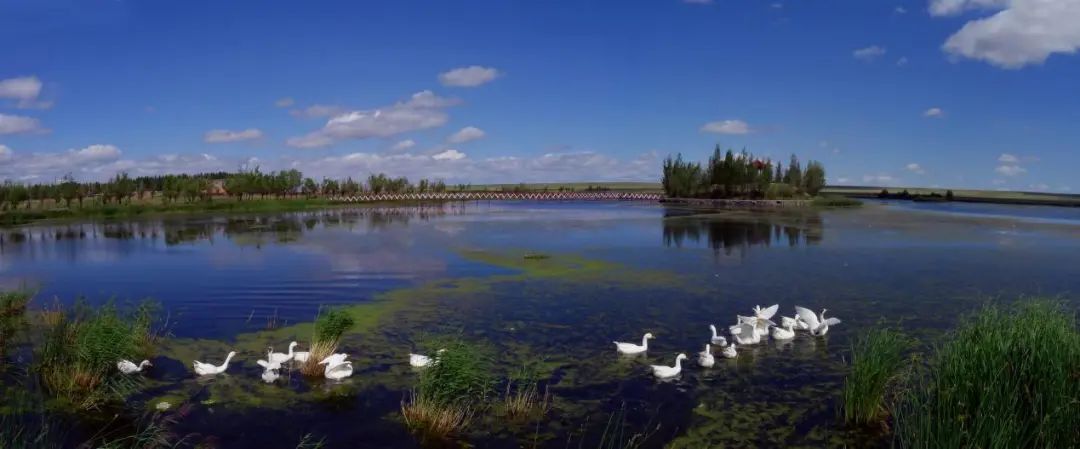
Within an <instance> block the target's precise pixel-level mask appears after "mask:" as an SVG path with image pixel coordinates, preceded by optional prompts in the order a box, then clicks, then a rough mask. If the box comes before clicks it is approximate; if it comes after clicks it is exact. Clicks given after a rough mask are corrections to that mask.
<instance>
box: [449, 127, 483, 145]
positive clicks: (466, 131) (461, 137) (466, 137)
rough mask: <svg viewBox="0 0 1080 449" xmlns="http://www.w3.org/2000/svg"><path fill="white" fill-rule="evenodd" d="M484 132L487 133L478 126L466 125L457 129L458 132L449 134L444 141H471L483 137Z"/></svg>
mask: <svg viewBox="0 0 1080 449" xmlns="http://www.w3.org/2000/svg"><path fill="white" fill-rule="evenodd" d="M486 134H487V133H485V132H484V130H482V129H480V128H477V127H474V126H466V127H464V128H461V129H460V130H458V132H456V133H454V134H451V135H450V137H447V138H446V141H447V142H450V143H465V142H471V141H473V140H477V139H483V138H484V136H485V135H486Z"/></svg>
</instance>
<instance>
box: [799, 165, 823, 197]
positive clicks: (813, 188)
mask: <svg viewBox="0 0 1080 449" xmlns="http://www.w3.org/2000/svg"><path fill="white" fill-rule="evenodd" d="M803 185H804V187H805V190H806V193H808V194H810V195H817V194H818V192H820V191H821V189H822V188H824V187H825V166H823V165H821V163H820V162H818V161H810V162H809V163H807V164H806V173H805V175H804V176H803Z"/></svg>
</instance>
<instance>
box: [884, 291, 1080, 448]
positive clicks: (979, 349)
mask: <svg viewBox="0 0 1080 449" xmlns="http://www.w3.org/2000/svg"><path fill="white" fill-rule="evenodd" d="M895 415H896V419H895V424H896V431H897V439H898V441H899V443H900V445H901V446H902V447H905V448H913V449H921V448H991V447H994V448H997V447H1000V448H1012V447H1016V448H1020V447H1043V448H1049V447H1075V446H1076V442H1077V441H1080V426H1078V425H1077V423H1080V331H1078V330H1077V323H1076V318H1075V316H1074V315H1073V314H1072V313H1070V312H1066V311H1065V310H1063V309H1062V307H1061V306H1060V305H1058V304H1054V303H1051V302H1047V301H1043V300H1038V301H1031V302H1025V303H1021V304H1018V305H1015V306H1012V307H1001V306H993V305H991V306H987V307H985V308H984V309H983V310H982V311H980V312H979V313H977V314H976V315H974V316H972V317H969V318H967V319H966V320H965V322H964V323H963V324H962V325H961V326H960V327H959V328H958V330H957V331H956V332H955V334H954V335H953V336H952V338H951V339H950V340H949V341H948V342H946V343H945V344H944V345H943V346H941V347H940V348H939V350H938V352H937V354H936V355H935V356H934V357H933V358H932V359H931V360H929V363H928V365H927V367H926V371H925V373H922V375H921V376H919V377H918V378H917V379H916V381H915V382H913V384H912V385H911V388H910V390H909V392H908V393H907V394H905V395H904V397H903V399H902V401H901V403H900V405H899V407H898V408H897V410H896V413H895Z"/></svg>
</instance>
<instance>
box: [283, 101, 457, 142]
mask: <svg viewBox="0 0 1080 449" xmlns="http://www.w3.org/2000/svg"><path fill="white" fill-rule="evenodd" d="M459 103H460V101H459V100H457V99H453V98H444V97H439V96H437V95H435V94H434V93H433V92H431V91H429V90H425V91H422V92H417V93H415V94H413V95H412V97H410V98H409V99H408V100H406V101H400V102H397V103H395V104H393V105H390V106H386V107H383V108H379V109H375V110H374V111H351V112H346V113H343V114H341V115H337V116H335V117H333V118H331V119H330V120H328V121H327V122H326V125H324V126H323V127H322V128H321V129H319V130H316V131H313V132H310V133H308V134H307V135H304V136H300V137H293V138H290V139H289V140H287V141H286V144H287V145H289V146H291V147H294V148H318V147H323V146H327V145H330V144H332V143H334V142H336V141H339V140H343V139H368V138H372V137H391V136H395V135H398V134H402V133H406V132H410V131H416V130H420V129H427V128H435V127H439V126H443V125H445V124H446V122H447V121H448V120H449V115H448V114H447V113H446V108H449V107H451V106H454V105H457V104H459Z"/></svg>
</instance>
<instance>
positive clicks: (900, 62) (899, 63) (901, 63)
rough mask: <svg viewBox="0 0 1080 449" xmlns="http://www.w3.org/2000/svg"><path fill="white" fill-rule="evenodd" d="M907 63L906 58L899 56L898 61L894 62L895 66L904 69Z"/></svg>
mask: <svg viewBox="0 0 1080 449" xmlns="http://www.w3.org/2000/svg"><path fill="white" fill-rule="evenodd" d="M907 63H908V59H907V56H901V57H900V59H897V60H896V66H897V67H904V66H906V65H907Z"/></svg>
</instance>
